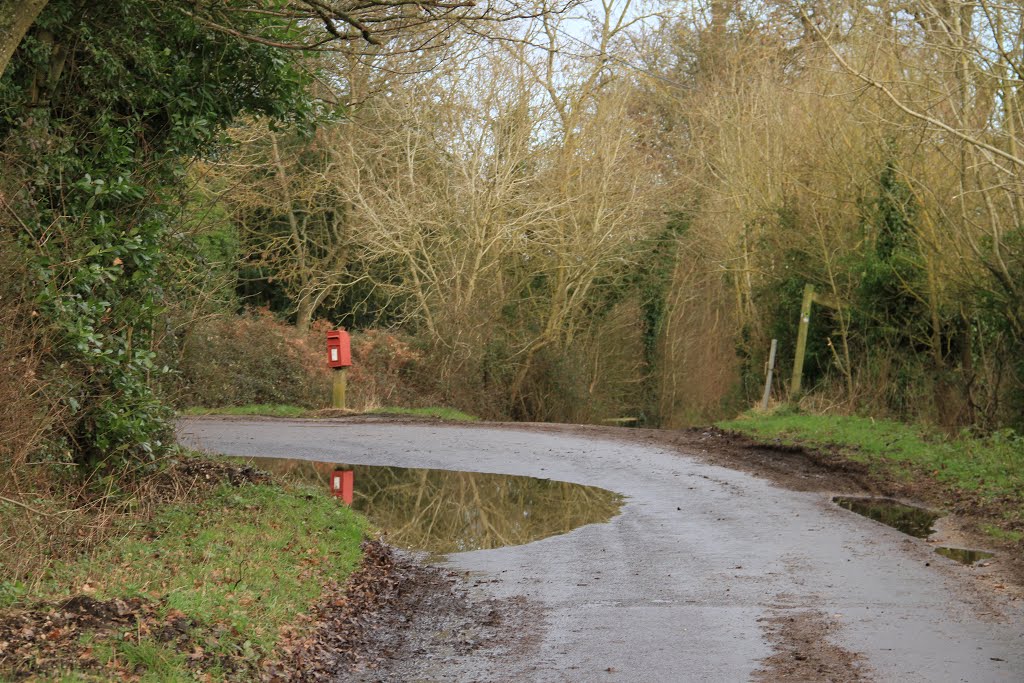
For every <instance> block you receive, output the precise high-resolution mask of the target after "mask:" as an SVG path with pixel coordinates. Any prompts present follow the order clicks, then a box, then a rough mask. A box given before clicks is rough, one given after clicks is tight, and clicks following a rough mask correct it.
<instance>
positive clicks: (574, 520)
mask: <svg viewBox="0 0 1024 683" xmlns="http://www.w3.org/2000/svg"><path fill="white" fill-rule="evenodd" d="M246 460H247V461H249V462H251V463H252V464H253V465H254V466H256V467H258V468H260V469H262V470H266V471H268V472H271V473H273V474H277V475H285V476H287V477H292V478H298V479H301V480H304V481H310V482H317V483H320V484H322V485H323V486H324V488H325V489H326V488H327V482H328V479H329V477H330V475H331V472H333V471H334V470H336V469H346V470H353V478H354V484H355V485H354V496H353V501H352V507H353V508H355V509H356V510H358V511H359V512H361V513H363V514H364V515H366V516H367V517H369V518H370V520H371V521H372V522H373V524H375V525H376V526H377V527H379V528H380V529H381V530H382V531H383V532H384V533H385V535H386V538H387V540H388V542H389V543H391V544H392V545H395V546H398V547H401V548H409V549H414V550H425V551H427V552H430V553H433V554H437V555H442V554H446V553H451V552H463V551H468V550H484V549H489V548H499V547H502V546H507V545H522V544H524V543H530V542H532V541H537V540H540V539H542V538H547V537H548V536H555V535H558V534H564V533H566V532H569V531H572V530H573V529H575V528H577V527H580V526H583V525H585V524H593V523H596V522H607V521H608V520H610V519H611V518H612V517H614V516H615V515H617V514H618V512H619V508H621V507H622V500H623V499H622V496H620V495H618V494H616V493H613V492H611V491H607V490H605V489H601V488H597V487H594V486H582V485H580V484H570V483H568V482H563V481H551V480H549V479H537V478H534V477H516V476H511V475H502V474H480V473H477V472H452V471H448V470H431V469H410V468H405V467H381V466H371V465H342V464H339V463H328V462H314V461H310V460H288V459H277V458H246Z"/></svg>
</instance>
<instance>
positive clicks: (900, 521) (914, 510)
mask: <svg viewBox="0 0 1024 683" xmlns="http://www.w3.org/2000/svg"><path fill="white" fill-rule="evenodd" d="M832 502H833V503H835V504H836V505H838V506H839V507H841V508H846V509H847V510H850V511H852V512H856V513H857V514H858V515H863V516H865V517H868V518H870V519H873V520H875V521H876V522H881V523H882V524H887V525H889V526H891V527H893V528H894V529H898V530H899V531H902V532H903V533H905V534H909V535H911V536H914V537H916V538H928V537H929V536H931V535H932V533H934V531H935V529H934V528H933V525H934V524H935V520H937V519H938V518H939V515H938V514H936V513H934V512H932V511H931V510H925V509H924V508H919V507H914V506H913V505H906V504H904V503H900V502H899V501H896V500H892V499H890V498H851V497H847V496H836V497H834V498H833V499H832Z"/></svg>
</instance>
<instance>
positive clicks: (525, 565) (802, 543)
mask: <svg viewBox="0 0 1024 683" xmlns="http://www.w3.org/2000/svg"><path fill="white" fill-rule="evenodd" d="M179 440H180V441H182V442H183V443H185V444H187V445H190V446H193V447H197V448H200V449H203V450H206V451H210V452H215V453H225V454H232V455H253V456H270V457H293V458H308V459H312V460H322V461H335V462H345V463H353V464H378V465H394V466H401V467H429V468H437V469H451V470H468V471H479V472H494V473H504V474H518V475H530V476H535V477H549V478H552V479H557V480H563V481H570V482H575V483H579V484H588V485H594V486H600V487H604V488H606V489H610V490H612V491H615V492H617V493H620V494H622V495H624V496H626V497H627V500H626V503H625V505H624V506H623V508H622V513H621V514H620V515H619V516H617V517H615V518H614V519H612V520H611V521H610V522H608V523H604V524H592V525H589V526H585V527H582V528H579V529H576V530H575V531H572V532H570V533H568V534H564V535H561V536H554V537H550V538H546V539H544V540H541V541H537V542H534V543H530V544H527V545H522V546H513V547H505V548H498V549H493V550H484V551H476V552H469V553H459V554H455V555H451V556H449V560H448V563H449V565H450V566H452V567H453V568H456V569H459V570H464V571H469V572H471V573H472V576H474V577H476V578H477V579H479V580H480V581H481V585H480V588H479V590H481V591H487V592H488V593H490V594H492V595H494V596H497V597H507V596H515V595H521V596H525V597H526V598H527V599H528V600H529V601H530V604H531V605H533V609H535V611H536V615H537V617H536V632H535V633H534V634H524V635H533V636H535V638H534V645H533V647H532V649H531V651H530V652H529V654H528V656H527V655H524V656H519V657H516V656H512V655H509V656H505V657H487V656H479V657H474V656H472V655H470V656H467V657H466V658H465V659H464V661H462V662H461V663H460V664H459V665H458V667H457V668H455V669H453V668H452V663H451V662H445V663H444V664H443V665H440V664H438V665H436V666H435V665H432V664H431V663H430V662H429V661H426V662H424V663H423V667H422V669H421V671H420V675H421V677H422V679H424V680H528V681H744V680H749V679H750V678H751V677H752V676H753V674H754V672H755V671H757V670H758V669H760V668H761V667H762V663H761V662H762V660H763V659H764V658H766V657H768V656H769V655H771V654H772V653H773V645H772V642H771V641H770V639H768V638H767V636H766V632H765V630H764V628H763V627H762V626H763V623H764V622H763V621H759V620H764V619H767V618H771V617H778V616H779V615H785V614H787V613H794V614H795V613H797V612H806V611H814V612H816V613H819V614H821V615H822V616H823V618H825V619H827V620H828V621H829V622H830V623H832V624H834V625H835V628H833V629H831V631H830V634H829V638H830V639H831V640H832V641H833V642H834V643H835V644H836V645H839V646H840V647H842V648H844V649H845V650H847V651H849V652H851V653H857V654H860V655H862V656H863V659H862V660H861V663H860V664H857V665H856V666H859V667H860V671H861V675H862V676H863V677H864V678H867V679H870V680H879V681H1007V682H1014V683H1019V682H1021V681H1024V605H1021V604H1020V602H1016V603H1013V602H1010V601H1009V600H1005V599H1003V598H1002V597H1001V596H1000V595H998V594H997V593H993V592H992V591H990V590H988V589H975V588H972V586H971V585H970V584H971V580H972V579H971V576H970V572H971V571H972V570H971V569H970V568H966V567H960V566H958V565H956V564H955V563H954V562H953V561H952V560H947V559H944V558H941V557H938V556H936V555H935V554H934V553H933V552H932V548H931V547H930V546H928V545H927V544H926V543H925V542H923V541H921V540H917V539H911V538H908V537H907V536H905V535H903V534H901V533H899V532H897V531H895V530H892V529H889V528H887V527H884V526H882V525H880V524H878V523H875V522H872V521H871V520H868V519H865V518H862V517H859V516H857V515H855V514H853V513H851V512H848V511H846V510H842V509H840V508H839V507H837V506H835V505H833V504H832V503H831V502H830V500H829V496H828V495H826V494H815V493H794V492H792V491H787V490H783V489H781V488H777V487H775V486H774V485H772V484H770V483H768V482H765V481H763V480H760V479H757V478H754V477H752V476H750V475H747V474H744V473H741V472H736V471H733V470H730V469H726V468H722V467H717V466H712V465H707V464H704V463H701V462H699V461H698V460H696V459H691V458H688V457H685V456H681V455H680V454H678V453H675V452H670V451H666V450H662V449H659V448H657V447H651V446H645V445H641V444H630V443H626V442H623V441H619V440H616V441H604V440H598V439H592V438H589V437H588V438H584V437H581V436H573V435H567V434H554V433H548V432H544V431H537V430H530V429H522V430H514V429H508V428H487V427H486V426H468V427H463V426H444V425H433V424H388V423H383V424H361V423H346V422H329V421H283V420H244V419H242V420H238V419H227V420H218V419H194V420H186V421H182V422H181V423H180V424H179Z"/></svg>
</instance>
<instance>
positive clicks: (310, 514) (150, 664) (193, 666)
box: [0, 482, 366, 681]
mask: <svg viewBox="0 0 1024 683" xmlns="http://www.w3.org/2000/svg"><path fill="white" fill-rule="evenodd" d="M365 529H366V523H365V521H364V519H363V518H361V517H359V516H358V515H356V514H355V513H354V512H352V511H351V510H350V509H349V508H347V507H345V506H343V505H339V504H338V503H337V502H336V501H335V500H334V499H333V498H331V497H330V496H329V495H328V494H327V493H326V491H323V490H321V488H320V487H315V488H312V487H310V486H309V485H306V484H302V483H297V482H295V483H292V482H285V483H282V484H281V485H276V484H269V483H258V484H250V483H243V484H241V485H237V486H236V485H231V484H228V483H224V484H221V485H219V486H216V487H214V488H212V489H210V490H209V492H208V494H207V495H204V496H203V497H202V498H201V499H199V500H197V501H192V502H189V503H184V504H171V505H166V506H163V507H161V508H158V509H157V511H156V512H155V514H153V515H152V517H151V518H149V519H147V520H141V521H140V520H134V521H132V520H125V521H124V523H123V528H121V529H120V530H119V533H118V534H117V535H116V536H115V537H113V538H111V539H110V540H109V541H107V542H104V543H101V544H99V545H98V546H97V547H96V548H94V549H93V550H92V551H91V552H89V553H88V554H86V555H83V556H82V557H80V558H77V559H75V560H73V561H65V562H60V563H56V564H54V565H52V566H51V567H50V568H49V570H48V571H47V575H46V576H45V577H43V580H42V581H40V582H38V584H37V585H36V586H34V587H32V588H31V589H30V590H27V591H24V592H22V593H20V594H19V595H18V596H17V599H16V601H15V605H14V608H13V609H11V608H9V609H7V610H5V611H4V612H0V641H4V640H6V641H7V642H6V643H5V645H6V648H0V680H7V679H8V677H10V678H12V679H15V680H17V679H19V678H24V677H32V678H34V679H36V680H39V678H40V677H42V678H44V679H46V680H52V679H56V680H111V679H115V678H125V679H126V680H141V681H164V680H173V681H178V680H196V679H198V680H255V679H257V678H259V676H258V672H259V671H260V669H261V667H262V666H263V665H264V664H265V663H266V662H267V661H268V659H270V658H272V657H273V656H274V647H275V644H276V642H277V640H278V637H279V636H280V635H281V634H282V633H283V632H286V631H288V630H289V629H290V628H291V627H293V626H294V625H295V624H296V623H297V622H301V621H302V619H303V617H302V615H303V614H305V613H307V611H308V610H309V609H310V608H311V606H313V605H314V604H315V603H316V602H317V600H318V599H319V598H320V596H321V594H322V592H323V590H324V587H325V585H328V584H331V583H340V582H343V581H344V579H345V578H346V577H347V576H348V574H349V573H350V572H351V571H352V570H353V569H354V568H355V566H356V565H357V563H358V561H359V559H360V556H361V555H360V543H361V541H362V538H363V534H364V531H365ZM69 598H71V599H70V600H69ZM19 610H20V611H19ZM19 619H20V620H21V621H18V620H19ZM40 620H41V621H40ZM36 622H39V623H40V624H42V626H39V625H38V624H36ZM19 623H20V624H21V626H20V627H14V626H11V624H15V625H17V624H19ZM25 624H30V625H33V624H36V626H35V627H32V626H30V628H29V629H26V628H25ZM5 628H7V629H9V631H10V633H8V632H4V631H3V629H5ZM32 630H35V631H37V632H39V631H40V630H42V632H45V633H46V636H45V638H38V639H37V640H36V641H30V642H28V641H26V642H22V641H19V637H20V636H19V635H18V634H24V633H27V632H28V631H32ZM19 643H20V645H21V646H20V647H19Z"/></svg>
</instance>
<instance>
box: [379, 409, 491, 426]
mask: <svg viewBox="0 0 1024 683" xmlns="http://www.w3.org/2000/svg"><path fill="white" fill-rule="evenodd" d="M370 413H371V414H373V415H409V416H413V417H433V418H437V419H438V420H449V421H451V422H477V421H478V420H479V419H480V418H478V417H476V416H474V415H470V414H468V413H464V412H462V411H461V410H456V409H455V408H444V407H440V406H438V407H431V408H375V409H374V410H371V411H370Z"/></svg>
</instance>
